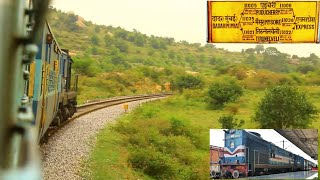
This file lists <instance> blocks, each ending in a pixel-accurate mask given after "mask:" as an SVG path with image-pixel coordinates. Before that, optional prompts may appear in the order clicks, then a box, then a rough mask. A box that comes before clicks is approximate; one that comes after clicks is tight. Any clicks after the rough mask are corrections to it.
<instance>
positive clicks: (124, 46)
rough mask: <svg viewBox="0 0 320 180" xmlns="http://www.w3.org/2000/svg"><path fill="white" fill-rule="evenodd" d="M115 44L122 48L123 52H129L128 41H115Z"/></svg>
mask: <svg viewBox="0 0 320 180" xmlns="http://www.w3.org/2000/svg"><path fill="white" fill-rule="evenodd" d="M115 46H116V47H117V48H118V49H119V50H120V52H122V53H128V52H129V45H128V43H127V42H126V41H118V42H116V43H115Z"/></svg>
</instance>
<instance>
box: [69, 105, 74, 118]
mask: <svg viewBox="0 0 320 180" xmlns="http://www.w3.org/2000/svg"><path fill="white" fill-rule="evenodd" d="M68 109H69V112H70V117H72V116H73V115H74V113H75V112H76V107H75V106H74V105H73V104H70V105H69V108H68Z"/></svg>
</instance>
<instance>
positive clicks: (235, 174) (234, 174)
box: [232, 170, 239, 179]
mask: <svg viewBox="0 0 320 180" xmlns="http://www.w3.org/2000/svg"><path fill="white" fill-rule="evenodd" d="M232 177H233V178H234V179H238V178H239V171H238V170H234V171H233V172H232Z"/></svg>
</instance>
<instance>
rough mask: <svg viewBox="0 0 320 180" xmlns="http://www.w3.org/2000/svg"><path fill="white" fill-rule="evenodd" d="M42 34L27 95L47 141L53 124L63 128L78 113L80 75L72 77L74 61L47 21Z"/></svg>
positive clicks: (43, 136)
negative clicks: (60, 43) (63, 124)
mask: <svg viewBox="0 0 320 180" xmlns="http://www.w3.org/2000/svg"><path fill="white" fill-rule="evenodd" d="M40 34H41V37H40V41H39V43H38V49H39V51H38V53H37V54H36V59H35V61H34V62H32V63H31V64H30V66H29V71H30V79H29V82H28V87H27V89H28V91H27V95H28V97H29V99H30V100H31V101H32V110H33V114H34V115H35V118H34V124H35V126H36V127H38V140H40V139H44V140H46V137H47V130H48V128H49V126H50V125H53V126H59V125H60V124H61V123H62V122H63V121H66V120H67V119H68V118H69V117H72V116H73V114H74V113H75V112H76V111H77V110H76V105H77V88H78V87H77V82H78V76H74V79H72V78H71V77H72V71H71V67H72V64H73V60H72V58H71V56H70V55H69V51H68V50H66V49H61V48H60V46H59V44H58V42H57V40H56V39H55V37H54V35H53V33H52V30H51V28H50V25H49V24H48V22H47V21H46V22H45V23H44V28H43V29H42V31H40ZM72 82H73V83H72Z"/></svg>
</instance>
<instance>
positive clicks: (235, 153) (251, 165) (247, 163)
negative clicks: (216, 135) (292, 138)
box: [210, 129, 315, 178]
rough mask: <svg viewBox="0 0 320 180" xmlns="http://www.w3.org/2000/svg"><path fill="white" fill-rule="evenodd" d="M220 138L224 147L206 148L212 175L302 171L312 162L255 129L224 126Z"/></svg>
mask: <svg viewBox="0 0 320 180" xmlns="http://www.w3.org/2000/svg"><path fill="white" fill-rule="evenodd" d="M224 142H225V147H224V148H219V147H213V146H212V147H211V150H210V151H211V162H210V164H211V165H210V169H211V172H210V173H211V176H212V177H214V178H217V177H223V178H229V177H232V178H239V177H241V176H242V177H246V176H250V175H261V174H271V173H278V172H290V171H302V170H310V169H311V168H312V167H313V166H315V164H314V163H312V162H310V161H308V160H306V159H304V158H303V157H301V156H299V155H296V154H294V153H292V152H289V151H286V150H284V149H282V148H279V147H278V146H276V145H274V144H273V143H271V142H268V141H266V140H264V139H263V138H262V137H261V136H260V134H259V133H256V132H247V131H245V130H235V129H230V130H226V131H225V138H224ZM212 155H216V157H213V156H212ZM217 157H218V158H217Z"/></svg>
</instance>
